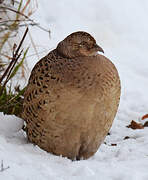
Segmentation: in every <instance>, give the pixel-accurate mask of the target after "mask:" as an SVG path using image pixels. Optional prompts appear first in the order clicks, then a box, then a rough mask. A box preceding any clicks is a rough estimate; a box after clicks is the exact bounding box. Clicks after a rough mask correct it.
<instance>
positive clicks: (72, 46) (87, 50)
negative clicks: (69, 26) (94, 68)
mask: <svg viewBox="0 0 148 180" xmlns="http://www.w3.org/2000/svg"><path fill="white" fill-rule="evenodd" d="M57 51H58V53H59V54H61V55H63V56H65V57H68V58H73V57H78V56H79V57H81V56H94V55H96V54H97V52H98V51H100V52H102V53H104V51H103V49H102V48H101V47H100V46H99V45H97V44H96V41H95V39H94V38H93V37H92V36H91V35H90V34H88V33H87V32H83V31H78V32H74V33H72V34H70V35H69V36H67V37H66V38H65V39H64V40H63V41H61V42H60V43H59V44H58V46H57Z"/></svg>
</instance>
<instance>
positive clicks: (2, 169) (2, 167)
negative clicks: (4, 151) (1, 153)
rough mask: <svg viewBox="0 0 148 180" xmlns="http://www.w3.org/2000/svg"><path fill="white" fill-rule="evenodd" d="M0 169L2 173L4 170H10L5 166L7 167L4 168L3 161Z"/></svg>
mask: <svg viewBox="0 0 148 180" xmlns="http://www.w3.org/2000/svg"><path fill="white" fill-rule="evenodd" d="M0 167H1V168H0V172H3V171H5V170H7V169H9V168H10V167H9V166H7V167H5V168H4V163H3V160H2V161H1V166H0Z"/></svg>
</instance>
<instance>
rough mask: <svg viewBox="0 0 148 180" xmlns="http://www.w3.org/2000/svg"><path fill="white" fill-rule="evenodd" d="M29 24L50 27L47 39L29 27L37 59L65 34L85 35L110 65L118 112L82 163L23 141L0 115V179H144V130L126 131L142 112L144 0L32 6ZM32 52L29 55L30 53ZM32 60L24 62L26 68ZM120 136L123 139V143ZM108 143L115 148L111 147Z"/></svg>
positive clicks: (145, 97)
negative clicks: (116, 82) (118, 88)
mask: <svg viewBox="0 0 148 180" xmlns="http://www.w3.org/2000/svg"><path fill="white" fill-rule="evenodd" d="M38 3H39V8H38V10H37V12H36V13H35V15H34V17H33V18H34V19H35V20H36V21H38V22H40V24H41V25H42V26H45V27H47V28H50V30H51V38H48V34H47V33H45V32H42V31H41V30H39V29H36V28H31V32H32V34H33V35H32V38H33V40H34V42H35V44H36V45H37V48H38V50H39V51H40V52H43V51H44V52H43V53H41V54H40V57H42V56H44V55H45V54H47V52H48V51H49V50H50V49H53V48H54V47H56V44H57V43H58V42H59V41H60V40H62V39H63V38H64V37H65V36H67V35H68V34H70V33H71V32H74V31H78V30H84V31H87V32H89V33H91V34H92V35H93V36H94V37H95V39H96V40H97V42H98V44H99V45H100V46H101V47H103V49H104V51H105V56H107V57H108V58H110V59H111V60H112V61H113V63H114V64H115V65H116V67H117V69H118V71H119V74H120V77H121V84H122V96H121V102H120V107H119V110H118V113H117V116H116V118H115V121H114V123H113V126H112V128H111V130H110V133H111V135H109V136H107V137H106V139H105V144H102V145H101V147H100V148H99V150H98V152H97V153H96V154H95V155H94V156H93V157H91V158H90V159H88V160H81V161H74V162H72V161H71V160H69V159H67V158H62V157H57V156H54V155H52V154H50V153H47V152H45V151H43V150H41V149H40V148H39V147H37V146H34V145H32V144H30V143H28V142H27V138H26V136H25V134H24V132H23V131H22V130H20V129H21V127H22V121H21V120H20V119H18V118H16V117H15V116H4V115H2V114H0V124H1V125H0V161H2V160H3V166H4V168H7V167H8V166H9V168H8V169H6V170H4V171H2V172H0V179H2V180H17V179H18V180H20V179H22V180H34V179H36V180H40V179H43V180H46V179H48V180H49V179H52V180H82V179H85V180H91V179H93V180H98V179H100V180H148V170H147V169H148V135H147V131H148V128H144V129H139V130H132V129H129V128H127V127H126V126H127V125H129V124H130V122H131V120H135V121H137V122H140V119H141V117H142V116H143V115H144V114H146V113H148V103H147V102H148V93H147V89H148V78H147V77H148V71H147V69H148V58H147V42H148V36H147V32H148V24H147V16H148V1H147V0H143V1H139V0H130V1H129V0H124V1H122V0H114V1H108V0H103V1H100V0H82V1H78V0H75V1H69V0H62V1H61V0H59V1H55V2H53V1H47V0H42V1H38ZM32 53H34V52H33V50H32ZM36 62H37V58H36V57H33V58H32V59H31V60H30V64H29V67H30V69H31V68H32V67H33V65H34V64H35V63H36ZM126 136H129V137H130V138H129V139H126V140H124V138H125V137H126ZM111 144H117V145H116V146H112V145H111Z"/></svg>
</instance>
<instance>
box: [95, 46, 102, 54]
mask: <svg viewBox="0 0 148 180" xmlns="http://www.w3.org/2000/svg"><path fill="white" fill-rule="evenodd" d="M95 49H96V50H97V51H100V52H102V53H104V50H103V49H102V48H101V47H100V46H99V45H98V44H95Z"/></svg>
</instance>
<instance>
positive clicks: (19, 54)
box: [0, 27, 28, 95]
mask: <svg viewBox="0 0 148 180" xmlns="http://www.w3.org/2000/svg"><path fill="white" fill-rule="evenodd" d="M27 33H28V27H27V29H26V31H25V33H24V35H23V38H22V40H21V42H20V43H19V46H18V48H17V50H16V51H15V53H14V54H13V57H12V60H11V62H10V64H9V66H8V67H7V69H6V70H5V72H4V74H3V75H2V77H1V78H0V84H1V83H2V81H3V80H4V78H5V77H6V76H7V78H6V80H5V82H4V84H3V87H2V89H1V91H0V95H1V94H2V92H3V90H4V88H5V85H6V84H7V82H8V81H9V77H10V75H11V72H12V70H13V68H14V66H15V64H16V62H17V60H18V59H19V57H20V56H21V53H22V51H21V52H20V53H19V50H20V48H21V46H22V44H23V41H24V39H25V37H26V35H27Z"/></svg>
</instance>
